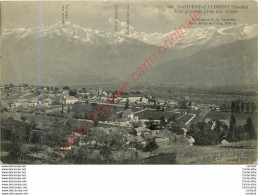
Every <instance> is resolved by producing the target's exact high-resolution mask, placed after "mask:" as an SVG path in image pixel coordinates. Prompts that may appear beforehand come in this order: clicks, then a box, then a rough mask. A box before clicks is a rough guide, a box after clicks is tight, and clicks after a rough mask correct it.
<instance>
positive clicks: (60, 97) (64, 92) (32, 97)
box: [1, 84, 177, 110]
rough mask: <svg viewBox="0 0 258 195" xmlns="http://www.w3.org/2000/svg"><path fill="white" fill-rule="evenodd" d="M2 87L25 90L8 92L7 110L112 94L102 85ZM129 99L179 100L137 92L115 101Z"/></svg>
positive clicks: (143, 101)
mask: <svg viewBox="0 0 258 195" xmlns="http://www.w3.org/2000/svg"><path fill="white" fill-rule="evenodd" d="M1 88H2V89H5V90H9V89H11V90H12V91H17V92H18V91H20V92H23V93H24V94H26V95H24V96H23V98H22V97H18V98H13V97H12V96H13V95H14V94H13V92H11V93H10V94H9V93H8V92H7V93H6V97H7V98H6V99H12V101H11V102H8V106H7V107H8V108H7V110H11V109H15V108H18V107H19V106H22V107H35V106H37V105H38V104H40V106H50V105H56V104H75V103H80V102H85V101H86V100H87V101H91V102H98V101H100V102H101V101H103V102H104V101H106V100H107V99H108V98H109V97H110V96H112V94H111V92H106V91H104V90H103V89H102V88H101V87H100V88H99V89H92V88H90V89H87V90H86V89H85V88H81V89H74V90H71V89H69V87H63V88H58V87H43V86H41V87H38V86H34V85H28V84H22V85H17V86H16V85H13V84H10V85H5V86H1ZM127 101H129V104H138V105H158V106H164V105H176V104H177V102H176V101H174V100H163V99H160V98H157V99H154V98H153V97H152V96H146V95H145V96H144V95H142V94H139V93H135V94H125V95H123V96H122V97H120V98H117V101H116V102H115V103H120V104H125V103H126V102H127Z"/></svg>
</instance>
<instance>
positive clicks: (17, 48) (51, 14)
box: [0, 1, 258, 164]
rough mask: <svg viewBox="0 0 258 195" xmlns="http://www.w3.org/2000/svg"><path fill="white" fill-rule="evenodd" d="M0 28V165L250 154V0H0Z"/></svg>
mask: <svg viewBox="0 0 258 195" xmlns="http://www.w3.org/2000/svg"><path fill="white" fill-rule="evenodd" d="M0 30H1V58H0V59H1V78H0V82H1V83H0V84H1V87H0V92H1V99H0V104H1V112H0V127H1V163H3V164H253V163H256V161H257V156H256V153H257V140H256V139H257V103H258V102H257V33H258V21H257V2H256V1H164V2H154V1H153V2H152V1H149V2H145V1H128V2H125V1H99V2H97V1H84V2H83V1H73V2H72V1H57V2H48V1H43V2H42V1H41V2H33V1H27V2H1V29H0Z"/></svg>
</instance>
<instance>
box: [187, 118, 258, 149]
mask: <svg viewBox="0 0 258 195" xmlns="http://www.w3.org/2000/svg"><path fill="white" fill-rule="evenodd" d="M215 123H216V124H215V127H213V123H212V122H208V123H205V122H199V123H197V124H193V125H191V127H190V129H189V131H188V132H187V135H190V136H192V137H193V138H194V139H195V144H196V145H216V144H219V143H221V141H223V140H227V141H228V142H237V141H242V140H249V139H256V138H257V133H256V129H255V126H254V124H253V121H252V119H251V117H248V118H247V120H246V123H245V124H244V126H241V125H240V126H237V123H236V117H235V115H234V114H232V115H231V119H230V125H229V127H228V126H227V125H226V124H224V123H223V122H221V121H216V122H215Z"/></svg>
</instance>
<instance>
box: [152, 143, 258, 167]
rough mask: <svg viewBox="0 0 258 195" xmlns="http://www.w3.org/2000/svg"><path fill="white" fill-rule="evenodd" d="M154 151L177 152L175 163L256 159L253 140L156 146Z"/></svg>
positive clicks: (206, 162)
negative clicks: (216, 144)
mask: <svg viewBox="0 0 258 195" xmlns="http://www.w3.org/2000/svg"><path fill="white" fill-rule="evenodd" d="M243 146H244V147H243ZM155 153H171V154H174V153H177V157H176V164H252V163H255V162H256V161H257V150H256V142H255V141H244V142H239V143H230V144H228V145H226V146H221V145H219V146H214V147H212V146H186V145H181V146H179V145H170V146H166V147H162V148H158V149H157V150H155Z"/></svg>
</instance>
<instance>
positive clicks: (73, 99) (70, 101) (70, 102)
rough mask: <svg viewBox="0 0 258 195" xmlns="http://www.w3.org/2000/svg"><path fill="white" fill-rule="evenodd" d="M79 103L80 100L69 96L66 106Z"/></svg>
mask: <svg viewBox="0 0 258 195" xmlns="http://www.w3.org/2000/svg"><path fill="white" fill-rule="evenodd" d="M76 102H78V99H77V98H76V97H74V96H69V97H67V98H66V99H65V104H74V103H76Z"/></svg>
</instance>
